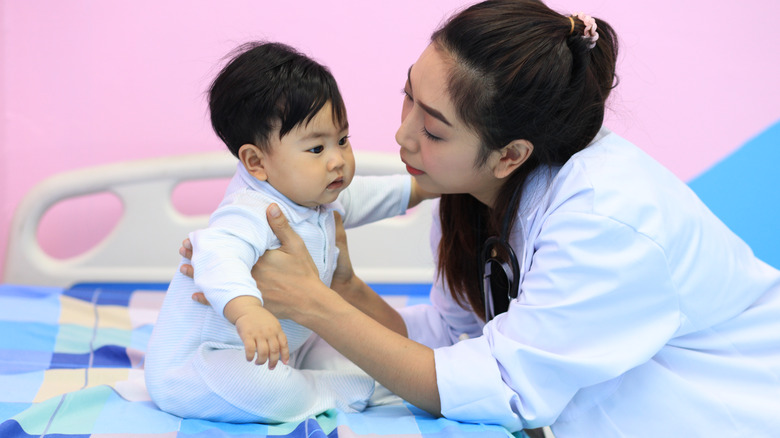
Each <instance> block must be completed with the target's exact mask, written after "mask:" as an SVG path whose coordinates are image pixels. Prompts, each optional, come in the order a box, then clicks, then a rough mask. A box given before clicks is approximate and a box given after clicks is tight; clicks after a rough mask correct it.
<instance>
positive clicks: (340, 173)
mask: <svg viewBox="0 0 780 438" xmlns="http://www.w3.org/2000/svg"><path fill="white" fill-rule="evenodd" d="M348 134H349V129H348V127H347V126H343V127H341V126H336V121H335V120H334V119H333V113H332V110H331V104H330V103H327V104H326V105H325V106H323V107H322V109H320V111H319V112H318V113H317V114H316V115H315V116H314V117H313V118H312V119H311V121H310V122H309V123H308V124H306V125H305V126H304V124H300V125H298V126H296V127H295V128H294V129H293V130H292V131H290V132H289V133H287V135H285V136H284V137H282V138H281V140H280V139H279V138H278V137H276V136H272V137H273V138H272V140H271V145H270V146H271V149H270V154H267V156H266V158H265V160H266V161H265V171H266V175H267V181H268V183H270V184H271V185H272V186H273V187H274V188H275V189H276V190H278V191H279V192H281V193H282V194H283V195H284V196H287V197H288V198H290V200H291V201H293V202H295V203H296V204H299V205H303V206H306V207H316V206H318V205H321V204H328V203H330V202H333V201H335V200H336V198H337V197H338V195H339V193H341V191H342V190H344V189H345V188H346V187H347V186H348V185H349V183H351V182H352V177H353V176H354V175H355V157H354V155H353V154H352V146H351V145H350V143H349V138H348Z"/></svg>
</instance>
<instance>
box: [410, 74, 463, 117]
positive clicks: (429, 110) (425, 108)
mask: <svg viewBox="0 0 780 438" xmlns="http://www.w3.org/2000/svg"><path fill="white" fill-rule="evenodd" d="M412 67H414V64H412V65H411V66H409V70H408V71H407V72H406V83H407V84H409V90H411V89H412ZM417 104H418V105H420V107H421V108H422V109H423V111H425V112H426V113H428V114H429V115H430V116H431V117H433V118H436V119H438V120H441V122H442V123H444V124H445V125H447V126H450V127H451V126H452V123H450V121H449V120H447V118H446V117H444V114H442V113H441V112H440V111H438V110H436V109H434V108H431V107H429V106H428V105H426V104H424V103H422V102H420V101H419V100H418V101H417Z"/></svg>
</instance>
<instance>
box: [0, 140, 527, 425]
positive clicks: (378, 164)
mask: <svg viewBox="0 0 780 438" xmlns="http://www.w3.org/2000/svg"><path fill="white" fill-rule="evenodd" d="M356 162H357V168H358V171H359V173H362V174H390V173H402V172H403V171H404V169H403V167H402V165H401V163H400V162H399V160H398V159H397V157H396V156H394V155H388V154H381V153H368V152H362V153H361V152H357V153H356ZM235 163H236V161H235V159H234V158H233V157H232V156H230V155H228V154H227V153H222V152H214V153H203V154H193V155H187V156H175V157H164V158H153V159H146V160H138V161H130V162H122V163H116V164H109V165H104V166H98V167H94V168H88V169H83V170H76V171H72V172H67V173H63V174H59V175H55V176H53V177H51V178H49V179H47V180H45V181H43V182H42V183H40V184H39V185H37V186H36V187H35V188H33V189H32V190H31V191H30V192H29V194H28V195H27V196H26V197H25V198H24V199H23V201H22V202H21V203H20V205H19V206H18V208H17V211H16V212H15V215H14V218H13V222H12V228H11V233H10V239H9V248H8V252H7V257H6V265H5V269H4V283H3V284H0V333H2V336H0V437H3V438H21V437H25V438H27V437H33V436H35V437H58V438H60V437H61V438H65V437H73V438H75V437H79V438H81V437H94V438H99V437H100V438H109V437H110V438H171V437H182V438H183V437H188V438H200V437H203V438H206V437H225V438H233V437H235V438H238V437H249V436H252V437H302V438H303V437H306V438H308V437H325V436H327V437H331V438H334V437H405V438H407V437H409V438H410V437H507V436H512V435H511V434H510V433H508V432H507V431H506V430H505V429H503V428H501V427H498V426H495V425H484V424H463V423H458V422H455V421H450V420H446V419H439V418H434V417H432V416H430V415H428V414H427V413H425V412H423V411H421V410H419V409H417V408H416V407H414V406H412V405H410V404H408V403H405V402H402V401H400V399H399V401H398V402H397V403H394V404H390V405H385V406H377V407H370V408H368V409H367V410H365V411H364V412H362V413H357V414H355V413H352V414H347V413H344V412H340V411H337V410H330V411H327V412H324V413H323V414H321V415H318V416H316V417H312V418H309V419H308V420H306V421H303V422H300V423H285V424H275V425H265V424H228V423H217V422H211V421H205V420H195V419H183V418H179V417H176V416H173V415H170V414H168V413H165V412H162V411H160V410H159V409H158V408H157V407H156V406H155V405H154V403H153V402H152V401H151V400H150V398H149V395H148V393H147V392H146V389H145V385H144V377H143V372H144V351H145V348H146V343H147V341H148V339H149V335H150V334H151V331H152V327H153V325H154V323H155V321H156V316H157V312H158V310H159V307H160V305H161V303H162V299H163V296H164V293H165V289H166V286H167V282H168V281H169V280H170V278H171V277H172V275H173V272H174V270H175V269H176V266H177V264H178V262H179V257H178V255H177V249H178V247H179V245H180V242H181V240H182V239H183V238H184V237H185V236H186V235H187V233H188V232H189V231H192V230H194V229H197V228H202V227H203V226H205V225H206V223H207V220H208V216H207V215H195V216H190V215H185V214H182V213H181V212H180V211H179V210H178V209H177V208H176V207H175V206H174V204H173V202H172V193H174V191H175V189H176V188H177V187H178V186H179V185H181V184H184V183H187V182H191V181H198V180H213V179H217V180H219V179H224V180H225V183H226V182H227V178H228V177H230V176H231V175H232V173H233V171H234V170H235V165H236V164H235ZM102 192H108V193H111V194H113V195H115V196H116V197H118V198H119V200H120V201H121V204H122V214H121V218H120V219H119V221H118V223H117V225H116V226H115V228H114V229H113V231H111V233H109V234H108V235H107V236H106V237H105V238H104V239H103V240H102V241H101V242H100V243H98V244H97V245H95V246H94V247H93V248H91V249H89V250H88V251H86V252H85V253H82V254H81V255H78V256H75V257H71V258H68V259H65V260H63V259H59V258H56V257H53V256H51V255H49V254H48V253H47V252H46V251H45V250H44V248H43V247H42V245H41V242H39V241H38V232H37V230H38V227H39V224H40V222H41V220H42V218H43V217H44V215H45V214H46V212H47V211H49V210H50V209H51V208H52V207H54V206H55V205H57V204H58V203H61V202H63V201H67V200H70V199H73V198H79V197H84V196H87V195H93V194H97V193H102ZM84 213H85V214H88V213H89V212H84ZM430 221H431V217H430V205H429V203H423V204H422V205H420V206H418V207H417V208H415V209H413V210H411V211H410V212H408V213H407V214H406V215H404V216H401V217H397V218H392V219H387V220H384V221H381V222H378V223H375V224H370V225H367V226H364V227H361V228H357V229H352V230H349V231H348V241H349V246H350V254H351V256H352V261H353V263H354V267H355V270H356V272H357V273H358V275H360V276H361V277H362V278H364V279H365V280H366V281H367V282H368V283H369V284H371V285H372V286H374V287H375V289H376V290H377V291H379V292H380V293H381V294H382V295H383V296H384V297H385V298H386V299H387V300H388V301H389V302H390V303H391V304H393V305H396V306H403V305H408V304H415V303H424V302H427V301H428V296H427V294H428V290H429V287H430V281H431V278H432V276H433V263H432V258H431V254H430V250H429V247H428V228H429V225H430Z"/></svg>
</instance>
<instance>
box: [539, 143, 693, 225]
mask: <svg viewBox="0 0 780 438" xmlns="http://www.w3.org/2000/svg"><path fill="white" fill-rule="evenodd" d="M550 191H551V193H550V198H551V199H550V204H549V207H550V208H552V209H554V210H556V211H572V210H573V211H577V212H581V213H589V214H595V215H600V216H604V217H606V218H609V219H611V220H617V221H619V222H622V223H625V224H627V225H630V226H632V227H633V228H635V229H636V230H638V231H642V232H646V233H648V234H649V235H656V234H657V233H658V232H660V231H661V230H663V228H664V222H665V221H667V220H668V219H669V217H670V214H672V215H673V214H675V212H680V211H684V210H685V209H687V208H690V207H691V205H692V204H695V203H697V202H698V200H697V198H696V196H695V195H694V194H693V192H692V191H691V190H690V189H689V188H688V186H687V185H686V184H685V183H684V182H683V181H681V180H680V179H679V178H677V176H675V175H674V174H673V173H672V172H671V171H669V170H668V169H666V168H665V167H664V166H663V165H661V164H660V163H659V162H657V161H656V160H655V159H653V158H652V157H651V156H650V155H648V154H647V153H645V152H644V151H642V150H641V149H640V148H638V147H637V146H635V145H634V144H632V143H631V142H629V141H628V140H626V139H624V138H622V137H620V136H619V135H617V134H615V133H613V132H610V131H608V130H606V129H602V131H601V132H600V135H599V136H597V138H596V140H594V142H593V143H591V145H589V146H588V147H587V148H585V149H584V150H582V151H580V152H578V153H577V154H575V155H574V156H573V157H572V158H571V159H570V160H569V161H568V162H566V163H565V164H564V165H563V166H562V167H561V169H560V171H559V172H558V173H557V174H556V177H555V179H554V181H553V183H552V184H551V187H550Z"/></svg>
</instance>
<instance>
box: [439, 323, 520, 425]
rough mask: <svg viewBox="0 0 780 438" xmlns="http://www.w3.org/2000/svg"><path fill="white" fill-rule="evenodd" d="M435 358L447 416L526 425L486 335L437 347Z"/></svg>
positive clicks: (444, 414)
mask: <svg viewBox="0 0 780 438" xmlns="http://www.w3.org/2000/svg"><path fill="white" fill-rule="evenodd" d="M434 360H435V366H436V381H437V385H438V388H439V397H440V402H441V414H442V415H443V416H444V417H446V418H449V419H452V420H457V421H462V422H467V423H488V424H499V425H501V426H503V427H505V428H506V429H508V430H509V431H511V432H514V431H518V430H521V429H523V424H522V419H521V418H520V416H519V415H517V414H516V413H515V412H514V411H513V410H512V408H511V407H512V406H513V405H514V403H513V399H515V398H516V397H517V395H516V394H515V393H514V392H513V391H512V390H511V389H509V387H507V386H506V385H505V384H504V381H503V380H502V379H501V371H500V370H499V367H498V363H497V362H496V360H495V359H494V358H493V354H492V352H491V350H490V345H489V344H488V341H487V340H486V339H485V337H484V336H481V337H479V338H472V339H466V340H463V341H461V342H458V343H457V344H455V345H452V346H449V347H442V348H438V349H435V350H434Z"/></svg>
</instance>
